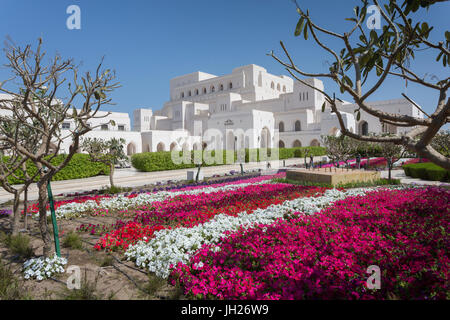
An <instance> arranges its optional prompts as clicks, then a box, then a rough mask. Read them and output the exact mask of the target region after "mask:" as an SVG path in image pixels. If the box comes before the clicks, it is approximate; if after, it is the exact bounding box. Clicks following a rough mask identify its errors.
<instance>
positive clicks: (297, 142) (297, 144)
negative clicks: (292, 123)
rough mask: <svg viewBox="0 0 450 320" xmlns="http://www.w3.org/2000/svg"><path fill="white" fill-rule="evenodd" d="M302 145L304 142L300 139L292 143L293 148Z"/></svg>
mask: <svg viewBox="0 0 450 320" xmlns="http://www.w3.org/2000/svg"><path fill="white" fill-rule="evenodd" d="M301 146H302V143H301V142H300V140H295V141H294V143H293V144H292V148H300V147H301Z"/></svg>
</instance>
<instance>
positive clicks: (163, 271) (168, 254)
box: [125, 187, 373, 278]
mask: <svg viewBox="0 0 450 320" xmlns="http://www.w3.org/2000/svg"><path fill="white" fill-rule="evenodd" d="M305 188H306V189H305V190H309V192H308V194H306V195H304V196H300V197H298V198H296V199H294V200H289V201H284V202H283V203H280V204H274V205H271V206H269V207H267V208H265V209H256V210H254V211H253V213H252V214H248V213H247V212H241V213H239V214H238V215H236V216H230V215H226V214H219V215H216V216H215V217H214V218H213V219H211V220H210V221H208V222H206V223H204V224H199V225H197V226H195V227H192V228H186V227H182V228H176V229H173V230H161V231H158V232H155V234H154V238H153V239H150V241H139V242H138V243H136V244H135V245H131V246H129V247H128V250H127V251H126V252H125V256H126V257H127V258H128V260H133V261H135V263H136V265H137V266H138V267H141V268H146V269H148V270H149V271H150V272H155V273H156V275H157V276H159V277H163V278H166V277H167V276H168V275H169V273H170V268H171V266H172V265H176V264H177V263H178V262H183V263H188V262H189V259H190V257H191V256H192V255H193V254H194V253H195V252H196V251H197V250H198V249H200V248H201V247H202V245H206V244H211V243H218V242H220V241H221V239H222V237H224V232H226V231H235V230H238V229H239V228H241V227H250V226H252V225H253V224H270V223H272V222H274V221H275V220H277V219H279V218H284V217H289V216H290V215H292V214H293V213H294V212H295V211H302V212H304V213H305V214H313V213H315V212H318V211H320V210H321V209H322V208H323V207H325V206H328V205H330V204H331V203H332V202H334V201H337V200H339V199H343V198H346V197H348V196H351V195H357V194H364V193H365V192H368V191H369V190H373V189H354V190H348V191H339V190H336V189H332V190H327V191H326V192H325V193H324V194H323V195H322V196H317V194H319V195H320V194H321V193H322V192H323V189H319V188H316V187H305ZM315 191H319V192H318V193H317V192H315ZM314 194H315V195H316V196H314Z"/></svg>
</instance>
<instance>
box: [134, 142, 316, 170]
mask: <svg viewBox="0 0 450 320" xmlns="http://www.w3.org/2000/svg"><path fill="white" fill-rule="evenodd" d="M260 151H261V150H259V149H245V162H250V160H252V161H253V160H256V161H266V160H267V159H265V154H263V153H262V152H260ZM307 151H309V154H312V155H313V156H322V155H325V148H323V147H300V148H281V149H278V155H279V159H280V160H284V159H289V158H294V157H298V158H300V157H304V156H305V154H306V152H307ZM218 152H221V153H222V156H221V159H222V163H213V164H206V163H205V162H203V166H214V165H222V164H225V163H226V159H227V153H226V152H224V151H218ZM228 152H229V151H228ZM272 153H273V150H271V149H269V150H267V155H268V156H269V157H270V156H271V155H272ZM215 155H216V151H215V150H213V151H211V156H212V157H213V158H214V157H215ZM250 155H252V158H251V159H250ZM181 157H182V152H181V151H180V158H181ZM254 157H255V158H256V159H255V158H254ZM234 160H235V161H236V160H237V154H236V153H235V154H234ZM131 164H132V165H133V167H134V168H136V169H138V170H140V171H144V172H152V171H163V170H176V169H187V168H194V167H195V164H193V163H187V164H184V163H181V164H175V163H173V161H172V157H171V152H170V151H163V152H145V153H137V154H135V155H133V156H132V157H131Z"/></svg>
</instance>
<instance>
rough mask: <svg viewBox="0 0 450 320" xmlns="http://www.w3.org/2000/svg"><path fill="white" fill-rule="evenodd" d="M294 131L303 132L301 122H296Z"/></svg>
mask: <svg viewBox="0 0 450 320" xmlns="http://www.w3.org/2000/svg"><path fill="white" fill-rule="evenodd" d="M294 130H295V131H301V130H302V125H301V123H300V120H297V121H295V125H294Z"/></svg>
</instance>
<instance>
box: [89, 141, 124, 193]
mask: <svg viewBox="0 0 450 320" xmlns="http://www.w3.org/2000/svg"><path fill="white" fill-rule="evenodd" d="M124 146H125V139H122V138H120V139H116V138H111V139H110V140H103V139H99V138H86V139H84V140H83V141H82V143H81V148H82V150H83V151H85V152H87V153H88V154H89V156H90V158H91V161H93V162H101V163H104V164H106V165H107V166H108V167H109V182H110V185H111V188H112V187H114V167H115V165H116V164H118V163H119V161H120V160H126V159H128V157H127V155H126V154H125V151H124Z"/></svg>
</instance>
